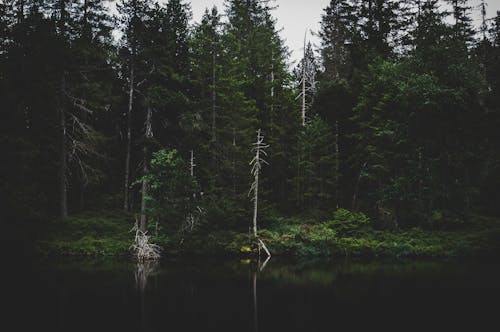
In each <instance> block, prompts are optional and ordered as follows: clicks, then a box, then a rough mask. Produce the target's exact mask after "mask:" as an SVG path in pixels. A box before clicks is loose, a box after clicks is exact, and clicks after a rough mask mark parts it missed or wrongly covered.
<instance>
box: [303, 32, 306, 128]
mask: <svg viewBox="0 0 500 332" xmlns="http://www.w3.org/2000/svg"><path fill="white" fill-rule="evenodd" d="M306 33H307V32H306ZM306 63H307V61H306V36H305V35H304V57H303V59H302V126H305V125H306V73H307V72H306V70H307V69H306Z"/></svg>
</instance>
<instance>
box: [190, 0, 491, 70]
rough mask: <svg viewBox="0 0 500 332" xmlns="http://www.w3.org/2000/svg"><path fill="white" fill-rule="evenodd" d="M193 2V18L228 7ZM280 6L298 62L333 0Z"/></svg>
mask: <svg viewBox="0 0 500 332" xmlns="http://www.w3.org/2000/svg"><path fill="white" fill-rule="evenodd" d="M185 2H190V3H191V9H192V11H193V20H194V21H196V22H199V21H200V18H201V16H202V15H203V12H204V11H205V8H207V7H209V8H211V7H212V6H213V5H216V6H217V8H219V11H220V12H222V11H223V9H224V5H223V3H224V0H185ZM480 2H481V1H480V0H472V5H473V6H477V5H478V4H479V3H480ZM275 3H276V5H277V6H278V8H277V9H276V10H274V11H273V14H274V17H276V18H277V20H278V23H277V28H278V29H283V30H282V32H281V37H282V38H283V39H284V40H285V43H286V45H287V46H288V48H289V49H290V51H292V55H291V60H292V61H297V60H298V59H300V54H301V52H302V47H303V46H302V45H303V43H304V33H305V31H306V30H308V29H309V30H313V31H318V30H319V27H320V24H319V21H320V20H321V15H322V13H323V9H324V8H326V6H327V5H328V4H329V3H330V0H276V1H275ZM487 4H488V8H487V10H488V14H487V15H488V17H492V16H494V15H495V13H496V11H497V10H500V0H487ZM474 17H476V18H477V19H479V17H480V12H479V9H476V10H475V12H474ZM308 39H311V41H312V42H313V43H314V44H316V45H318V44H319V40H318V39H317V38H315V37H311V35H310V34H308Z"/></svg>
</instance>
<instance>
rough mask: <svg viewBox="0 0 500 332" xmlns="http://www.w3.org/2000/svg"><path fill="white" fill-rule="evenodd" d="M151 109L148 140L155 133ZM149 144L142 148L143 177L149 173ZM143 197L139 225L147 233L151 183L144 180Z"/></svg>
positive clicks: (147, 127)
mask: <svg viewBox="0 0 500 332" xmlns="http://www.w3.org/2000/svg"><path fill="white" fill-rule="evenodd" d="M151 116H152V114H151V108H150V107H148V111H147V114H146V123H145V127H146V129H145V130H146V132H145V137H146V140H147V139H149V138H151V137H152V136H153V133H152V131H151ZM147 144H148V142H147V141H146V142H145V143H144V146H143V147H142V152H143V158H144V159H143V165H142V172H143V175H147V174H148V173H149V160H148V146H147ZM141 192H142V197H141V222H140V225H139V230H140V231H141V232H143V233H145V232H146V231H147V229H148V216H147V213H146V212H147V211H146V209H147V203H146V202H147V196H148V194H149V181H148V180H146V179H144V180H143V181H142V190H141Z"/></svg>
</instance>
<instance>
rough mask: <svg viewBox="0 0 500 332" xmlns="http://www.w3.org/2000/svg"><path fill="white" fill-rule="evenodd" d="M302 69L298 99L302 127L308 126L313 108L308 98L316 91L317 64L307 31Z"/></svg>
mask: <svg viewBox="0 0 500 332" xmlns="http://www.w3.org/2000/svg"><path fill="white" fill-rule="evenodd" d="M301 65H302V68H301V72H300V85H301V89H300V90H301V91H300V93H299V95H298V96H297V98H301V99H302V106H301V119H302V126H305V125H306V124H307V110H308V109H309V108H310V107H311V102H310V101H309V102H308V100H307V96H313V95H314V93H315V91H316V83H317V82H316V64H315V60H314V54H313V51H312V47H311V43H307V31H306V34H305V35H304V55H303V58H302V64H301Z"/></svg>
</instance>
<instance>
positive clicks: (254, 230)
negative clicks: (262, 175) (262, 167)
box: [253, 152, 259, 236]
mask: <svg viewBox="0 0 500 332" xmlns="http://www.w3.org/2000/svg"><path fill="white" fill-rule="evenodd" d="M257 155H258V152H257ZM254 190H255V192H254V198H253V199H254V200H253V235H254V236H257V210H258V202H259V171H257V173H256V174H255V189H254Z"/></svg>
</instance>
